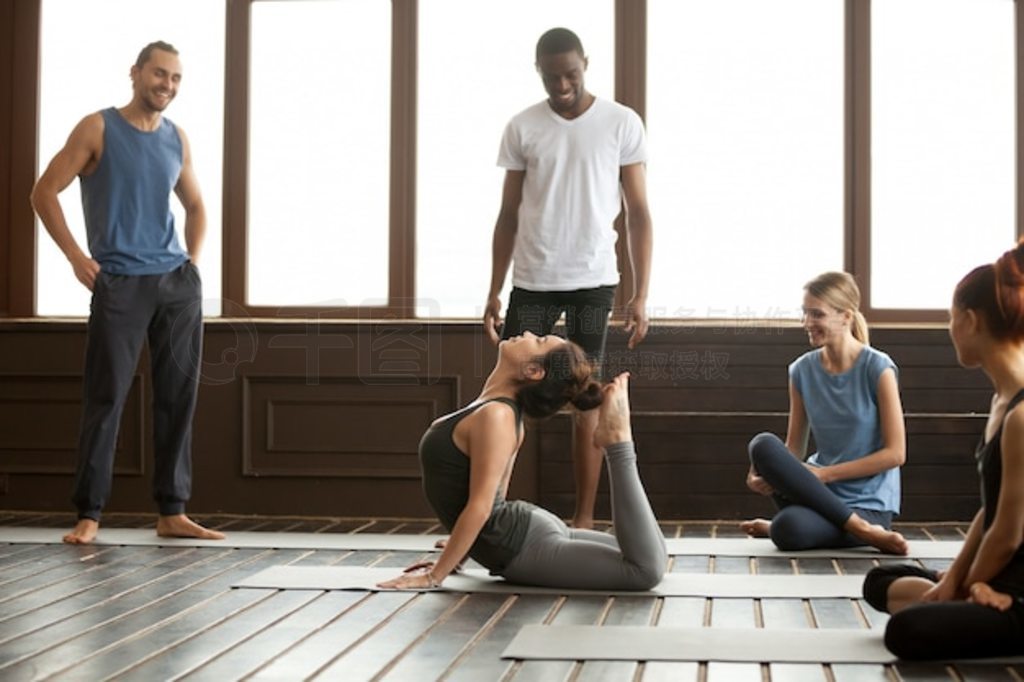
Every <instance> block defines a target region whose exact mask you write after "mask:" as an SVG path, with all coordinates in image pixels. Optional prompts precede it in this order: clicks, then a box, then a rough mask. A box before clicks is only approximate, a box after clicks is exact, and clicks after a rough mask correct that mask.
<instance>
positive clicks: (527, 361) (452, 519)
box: [380, 332, 667, 590]
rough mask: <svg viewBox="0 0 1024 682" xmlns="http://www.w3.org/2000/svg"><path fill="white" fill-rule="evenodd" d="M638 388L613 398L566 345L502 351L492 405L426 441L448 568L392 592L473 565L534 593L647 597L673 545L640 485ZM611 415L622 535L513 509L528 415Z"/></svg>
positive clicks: (535, 343)
mask: <svg viewBox="0 0 1024 682" xmlns="http://www.w3.org/2000/svg"><path fill="white" fill-rule="evenodd" d="M627 393H628V379H627V375H625V374H622V375H619V376H618V377H616V378H615V379H614V380H612V382H610V383H609V384H608V385H606V386H604V387H601V385H599V384H598V383H597V382H595V381H594V380H593V379H591V368H590V365H589V363H588V362H587V359H586V354H585V353H584V352H583V351H582V349H580V348H579V346H577V345H575V344H573V343H571V342H569V341H566V340H564V339H561V338H559V337H557V336H541V337H538V336H534V335H533V334H531V333H529V332H527V333H525V334H523V335H522V336H518V337H514V338H512V339H508V340H505V341H502V342H501V344H500V345H499V347H498V361H497V364H496V365H495V367H494V370H493V371H492V372H491V374H490V375H489V376H488V378H487V381H486V382H485V383H484V387H483V390H482V392H481V393H480V395H479V396H478V397H477V398H476V400H474V401H473V402H471V403H470V404H469V405H467V406H466V407H464V408H463V409H461V410H459V411H457V412H454V413H452V414H449V415H446V416H443V417H441V418H440V419H438V420H436V421H435V422H434V423H433V424H432V425H431V426H430V428H429V429H427V432H426V433H425V434H424V436H423V439H422V440H421V442H420V464H421V467H422V470H423V488H424V491H425V493H426V496H427V500H428V502H429V503H430V505H431V507H432V508H433V509H434V511H435V513H436V514H437V516H438V518H439V519H440V521H441V523H442V524H443V525H444V526H445V528H446V529H448V531H449V533H450V537H449V538H448V541H447V543H446V544H445V547H444V549H443V551H442V552H441V555H440V557H438V559H437V561H436V562H421V563H417V564H414V565H413V566H411V567H409V569H407V570H406V572H405V573H403V574H402V575H400V576H398V577H396V578H394V579H392V580H389V581H387V582H384V583H381V585H380V586H381V587H387V588H398V589H402V588H406V589H408V588H413V589H420V588H425V587H427V588H432V587H437V586H439V585H441V583H442V582H443V581H444V579H445V577H446V576H448V575H449V574H450V573H451V572H452V571H454V570H455V569H456V568H457V566H458V565H459V564H460V563H461V560H462V559H463V557H465V556H466V555H469V556H470V557H472V558H473V559H474V560H475V561H477V562H478V563H479V564H481V565H482V566H484V567H485V568H487V569H488V570H489V571H490V572H491V573H492V574H494V575H500V576H502V577H504V578H506V579H507V580H510V581H512V582H517V583H521V584H528V585H540V586H547V587H566V588H577V589H613V590H647V589H650V588H651V587H653V586H655V585H656V584H658V583H659V582H660V581H661V578H662V576H663V575H664V572H665V568H666V563H667V554H666V550H665V541H664V536H663V535H662V533H661V529H660V527H659V526H658V523H657V521H656V520H655V518H654V513H653V512H652V511H651V506H650V503H649V501H648V499H647V495H646V493H645V492H644V489H643V485H642V484H641V482H640V477H639V473H638V471H637V465H636V453H635V450H634V446H633V442H632V432H631V429H630V422H629V399H628V395H627ZM569 403H572V405H573V406H575V407H576V408H577V409H580V410H589V409H595V408H597V407H598V406H600V413H599V415H598V429H597V433H596V435H595V444H596V445H598V446H599V447H601V448H603V449H604V452H605V460H606V463H607V467H608V474H609V481H610V486H611V498H612V518H613V522H614V527H615V535H614V536H613V535H609V534H607V533H600V532H596V531H592V530H580V529H571V528H569V527H567V526H566V525H565V524H564V523H563V522H562V521H561V520H560V519H559V518H558V517H556V516H555V515H554V514H552V513H550V512H548V511H546V510H544V509H542V508H540V507H537V506H535V505H532V504H530V503H527V502H522V501H513V502H510V501H508V500H506V499H505V495H506V492H507V490H508V483H509V478H510V476H511V474H512V468H513V465H514V463H515V457H516V453H517V452H518V450H519V447H520V445H521V444H522V440H523V429H522V416H523V415H524V414H525V415H526V416H528V417H532V418H541V419H542V418H546V417H549V416H551V415H553V414H555V413H556V412H558V410H559V409H561V408H562V407H564V406H565V405H567V404H569Z"/></svg>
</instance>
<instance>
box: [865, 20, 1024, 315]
mask: <svg viewBox="0 0 1024 682" xmlns="http://www.w3.org/2000/svg"><path fill="white" fill-rule="evenodd" d="M1013 12H1014V8H1013V2H1012V0H887V1H886V2H876V3H874V4H873V5H872V14H871V22H872V29H871V30H872V47H871V59H872V66H871V74H872V75H871V78H872V91H871V104H872V119H871V131H872V132H871V135H872V139H871V143H872V144H871V150H872V176H871V179H872V186H871V201H872V213H871V292H872V299H871V301H872V306H873V307H875V308H904V309H910V308H932V309H935V308H938V309H945V308H948V307H949V304H950V297H951V296H952V293H953V288H954V287H955V286H956V283H957V282H958V281H959V280H960V278H961V277H963V276H964V275H965V274H967V272H968V271H969V270H970V269H971V268H973V267H974V266H976V265H980V264H982V263H989V262H992V261H993V260H995V259H996V258H997V257H998V256H999V254H1000V253H1002V252H1003V251H1005V250H1007V249H1009V248H1011V247H1012V246H1013V244H1014V241H1015V239H1014V235H1015V232H1016V230H1015V224H1014V223H1015V218H1014V216H1015V206H1014V199H1015V196H1016V194H1015V187H1016V178H1015V174H1016V171H1015V166H1014V163H1015V155H1014V154H1015V149H1016V146H1015V139H1016V137H1015V119H1014V108H1015V100H1014V98H1015V89H1014V62H1015V59H1016V57H1015V54H1014V31H1013V24H1014V21H1013ZM954 245H955V248H951V247H954Z"/></svg>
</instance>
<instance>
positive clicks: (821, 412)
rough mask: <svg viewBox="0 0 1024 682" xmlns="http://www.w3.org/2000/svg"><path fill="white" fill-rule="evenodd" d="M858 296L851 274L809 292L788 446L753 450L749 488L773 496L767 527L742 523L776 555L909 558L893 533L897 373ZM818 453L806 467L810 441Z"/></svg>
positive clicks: (765, 436)
mask: <svg viewBox="0 0 1024 682" xmlns="http://www.w3.org/2000/svg"><path fill="white" fill-rule="evenodd" d="M859 307H860V291H859V290H858V289H857V284H856V282H854V280H853V278H852V277H851V276H850V275H849V274H847V273H845V272H826V273H824V274H822V275H820V276H818V277H816V278H814V279H813V280H811V281H810V282H808V283H807V284H806V285H805V286H804V302H803V326H804V329H805V330H806V331H807V336H808V339H809V340H810V342H811V345H812V346H814V347H815V349H814V350H811V351H808V352H807V353H805V354H803V355H802V356H800V357H799V358H797V359H796V360H795V361H794V362H793V363H792V364H791V365H790V366H789V426H788V428H787V432H786V441H785V442H783V441H782V440H781V439H780V438H779V437H778V436H776V435H774V434H771V433H761V434H758V435H757V436H755V437H754V438H753V440H751V441H750V446H749V454H750V471H749V473H748V474H747V486H748V487H749V488H750V489H751V490H753V491H754V492H756V493H759V494H761V495H771V496H772V498H773V500H774V502H775V504H776V506H777V507H778V508H779V511H778V512H777V513H776V514H775V516H774V517H773V518H772V519H771V520H770V521H769V520H767V519H753V520H751V521H746V522H744V523H743V524H741V527H742V528H743V529H744V530H745V531H746V532H747V533H748V534H750V535H753V536H758V537H771V539H772V541H773V542H774V543H775V545H776V546H778V547H779V548H780V549H784V550H804V549H814V548H829V547H848V546H853V545H873V546H875V547H878V548H879V549H881V550H882V551H884V552H889V553H893V554H906V553H907V543H906V541H905V540H904V539H903V536H902V535H900V534H899V533H896V532H894V531H892V530H890V527H891V524H892V519H893V516H894V515H895V514H897V513H898V512H899V503H900V473H899V467H900V466H902V465H903V462H904V461H905V460H906V435H905V429H904V424H903V407H902V406H901V404H900V395H899V389H898V387H897V384H896V364H895V363H894V362H893V361H892V359H891V358H890V357H889V356H888V355H886V354H885V353H882V352H881V351H878V350H875V349H874V348H872V347H871V346H870V345H868V329H867V323H866V322H865V320H864V316H863V315H862V314H861V313H860V310H859ZM809 433H813V435H814V441H815V444H816V445H817V448H818V451H817V452H816V453H814V454H812V455H811V456H810V457H808V458H807V461H806V462H804V461H803V459H804V456H805V455H806V453H807V442H808V434H809Z"/></svg>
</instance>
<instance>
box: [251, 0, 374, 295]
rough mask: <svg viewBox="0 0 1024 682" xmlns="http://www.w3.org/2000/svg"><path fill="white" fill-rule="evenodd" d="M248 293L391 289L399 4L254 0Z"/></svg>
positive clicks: (340, 292)
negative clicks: (394, 43) (394, 30)
mask: <svg viewBox="0 0 1024 682" xmlns="http://www.w3.org/2000/svg"><path fill="white" fill-rule="evenodd" d="M251 52H252V55H251V59H252V61H251V74H250V105H249V106H250V109H249V121H250V135H249V139H250V146H249V154H250V155H249V225H248V228H249V254H248V273H249V277H248V288H249V300H248V302H249V303H251V304H254V305H328V306H349V305H363V304H371V303H376V304H379V303H382V302H384V301H385V300H386V299H387V296H388V157H389V152H388V149H389V147H390V138H389V129H390V128H389V117H390V111H391V104H390V102H391V94H390V93H391V3H388V2H380V0H336V1H335V0H330V1H328V0H313V1H298V2H296V1H288V2H269V1H268V2H254V3H253V5H252V39H251Z"/></svg>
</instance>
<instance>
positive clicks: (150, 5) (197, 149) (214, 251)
mask: <svg viewBox="0 0 1024 682" xmlns="http://www.w3.org/2000/svg"><path fill="white" fill-rule="evenodd" d="M224 14H225V6H224V1H223V0H219V1H218V0H177V1H176V2H175V3H174V11H172V12H171V11H168V9H167V3H166V2H161V1H160V0H43V4H42V16H41V20H40V23H41V33H40V79H39V150H38V154H39V157H38V158H39V172H40V173H41V172H42V171H43V170H44V169H45V167H46V164H48V163H49V162H50V159H52V158H53V156H54V155H55V154H56V153H57V152H58V151H60V149H61V148H62V147H63V146H64V143H65V142H66V141H67V138H68V135H69V134H70V133H71V130H72V128H74V127H75V125H77V124H78V122H79V121H80V120H81V119H82V118H83V117H85V116H86V115H87V114H90V113H92V112H95V111H99V110H100V109H105V108H107V107H111V106H123V105H125V104H127V103H128V102H129V101H130V100H131V97H132V88H131V81H130V80H129V78H128V72H129V70H130V68H131V66H132V64H134V63H135V58H136V57H137V56H138V54H139V51H140V50H141V49H142V48H143V47H144V46H145V45H146V44H148V43H151V42H153V41H155V40H163V41H165V42H168V43H171V44H172V45H174V47H175V48H176V49H177V50H178V51H179V53H180V55H179V56H180V58H181V63H182V80H181V87H180V89H179V90H178V95H177V97H176V98H175V100H174V102H172V103H171V105H170V106H169V107H168V109H167V112H166V115H167V118H169V119H170V120H172V121H174V122H175V123H176V124H178V125H180V126H181V127H182V129H183V130H184V131H185V132H186V134H187V135H188V139H189V143H190V146H191V149H192V162H193V165H194V167H195V170H196V176H197V177H198V178H199V185H200V189H201V191H202V194H203V201H204V203H205V205H206V217H207V221H208V222H207V233H206V240H205V242H204V246H203V252H202V258H201V262H200V269H201V271H202V275H203V298H204V301H203V312H204V313H205V314H206V315H219V314H220V310H221V286H220V284H221V194H222V192H221V166H222V158H223V149H224V143H223V138H224ZM111 27H116V30H112V29H111ZM83 36H102V40H89V41H86V42H83ZM60 202H61V205H62V206H63V208H64V213H65V216H66V217H67V221H68V226H69V228H70V229H71V232H72V234H73V235H74V236H75V239H76V240H77V241H78V244H79V246H81V247H82V249H83V250H87V241H86V239H85V223H84V220H83V218H82V201H81V195H80V193H79V187H78V182H77V181H76V182H73V183H72V184H71V185H70V186H69V187H68V188H67V189H66V190H64V192H62V193H61V195H60ZM171 206H172V210H173V212H174V220H175V225H176V226H177V228H178V239H179V240H180V241H181V245H182V246H183V247H184V246H185V236H184V227H185V213H184V211H183V210H182V208H181V205H180V204H179V203H178V202H177V200H172V201H171ZM37 222H38V221H37ZM37 229H38V233H39V239H38V244H39V249H38V276H37V280H36V312H37V314H39V315H75V316H85V315H88V314H89V298H90V294H89V291H88V290H87V289H85V287H83V286H82V285H81V284H79V283H78V280H77V279H75V276H74V274H73V273H72V270H71V266H70V265H69V264H68V262H67V259H65V258H64V255H63V254H62V253H61V252H60V250H59V249H58V248H57V247H56V246H55V245H54V243H53V241H52V240H51V239H50V237H49V235H48V234H47V233H46V230H45V229H44V228H43V226H42V225H41V224H40V225H38V227H37Z"/></svg>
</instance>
